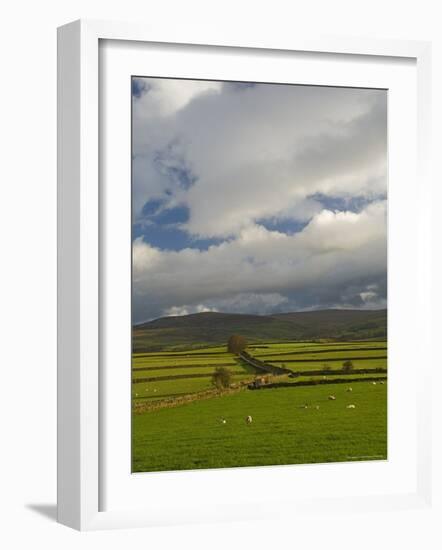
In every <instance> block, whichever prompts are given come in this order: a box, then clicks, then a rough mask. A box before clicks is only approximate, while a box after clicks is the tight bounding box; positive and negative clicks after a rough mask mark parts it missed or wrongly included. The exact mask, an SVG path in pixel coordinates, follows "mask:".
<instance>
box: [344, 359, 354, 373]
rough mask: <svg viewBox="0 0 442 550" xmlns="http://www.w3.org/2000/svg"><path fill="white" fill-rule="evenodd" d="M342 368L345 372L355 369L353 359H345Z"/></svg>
mask: <svg viewBox="0 0 442 550" xmlns="http://www.w3.org/2000/svg"><path fill="white" fill-rule="evenodd" d="M342 370H343V371H344V372H350V371H352V370H353V362H352V361H344V362H343V363H342Z"/></svg>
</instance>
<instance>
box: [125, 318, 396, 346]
mask: <svg viewBox="0 0 442 550" xmlns="http://www.w3.org/2000/svg"><path fill="white" fill-rule="evenodd" d="M232 334H241V335H243V336H245V337H246V338H247V340H248V341H249V342H255V343H256V342H270V341H271V342H275V341H288V340H317V339H331V340H369V339H385V338H386V337H387V310H386V309H383V310H349V309H328V310H320V311H300V312H293V313H280V314H276V315H246V314H244V315H243V314H234V313H216V312H206V313H195V314H192V315H183V316H180V317H161V318H160V319H155V320H154V321H149V322H147V323H141V324H139V325H135V326H134V327H133V346H134V351H136V352H141V351H156V350H165V349H169V350H170V349H184V348H198V347H203V346H207V345H220V344H225V343H227V340H228V338H229V336H231V335H232Z"/></svg>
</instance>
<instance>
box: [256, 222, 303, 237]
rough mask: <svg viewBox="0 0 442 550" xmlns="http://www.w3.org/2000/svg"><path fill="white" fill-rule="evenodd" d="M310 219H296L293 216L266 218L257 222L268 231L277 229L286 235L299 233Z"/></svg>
mask: <svg viewBox="0 0 442 550" xmlns="http://www.w3.org/2000/svg"><path fill="white" fill-rule="evenodd" d="M309 221H310V220H307V221H302V222H301V221H298V220H295V219H293V218H285V219H284V218H282V219H277V218H268V219H261V220H258V221H257V223H258V224H259V225H262V226H263V227H265V228H266V229H267V230H268V231H278V232H279V233H285V234H286V235H294V234H295V233H299V232H300V231H302V230H303V229H304V227H305V226H306V225H308V223H309Z"/></svg>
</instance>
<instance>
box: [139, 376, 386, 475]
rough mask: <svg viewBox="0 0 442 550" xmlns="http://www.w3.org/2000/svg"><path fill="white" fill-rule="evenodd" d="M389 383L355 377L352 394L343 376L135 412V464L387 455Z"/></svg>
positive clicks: (166, 466) (158, 466) (182, 465)
mask: <svg viewBox="0 0 442 550" xmlns="http://www.w3.org/2000/svg"><path fill="white" fill-rule="evenodd" d="M386 387H387V386H386V385H379V384H377V385H372V384H369V383H365V382H357V383H352V389H353V391H352V393H351V394H350V393H348V392H347V391H346V389H347V386H346V385H343V384H341V385H338V384H336V385H333V386H311V387H301V388H293V389H292V388H281V389H264V390H258V391H247V390H245V391H242V392H240V393H238V394H236V395H230V396H225V397H222V398H219V399H209V400H205V401H194V402H192V403H188V404H184V405H180V406H178V407H175V408H164V409H160V410H157V411H152V412H149V413H145V414H137V415H134V416H133V448H132V453H133V455H132V456H133V463H132V464H133V471H134V472H143V471H159V470H186V469H194V468H222V467H235V466H263V465H271V464H301V463H318V462H335V461H351V460H376V459H378V460H379V459H386V458H387V391H386ZM330 394H333V395H335V397H336V400H335V401H330V400H328V396H329V395H330ZM348 404H354V405H355V408H354V409H347V408H346V406H347V405H348ZM306 405H307V408H304V407H305V406H306ZM316 406H319V409H317V408H316ZM247 415H251V416H252V417H253V423H252V424H251V425H247V424H246V422H245V417H246V416H247ZM221 418H225V420H226V423H225V424H223V423H222V422H221Z"/></svg>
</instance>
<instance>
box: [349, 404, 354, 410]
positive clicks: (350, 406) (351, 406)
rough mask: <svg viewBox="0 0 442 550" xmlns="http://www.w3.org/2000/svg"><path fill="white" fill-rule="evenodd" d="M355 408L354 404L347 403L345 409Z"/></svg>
mask: <svg viewBox="0 0 442 550" xmlns="http://www.w3.org/2000/svg"><path fill="white" fill-rule="evenodd" d="M355 408H356V405H353V404H352V405H347V409H355Z"/></svg>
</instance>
